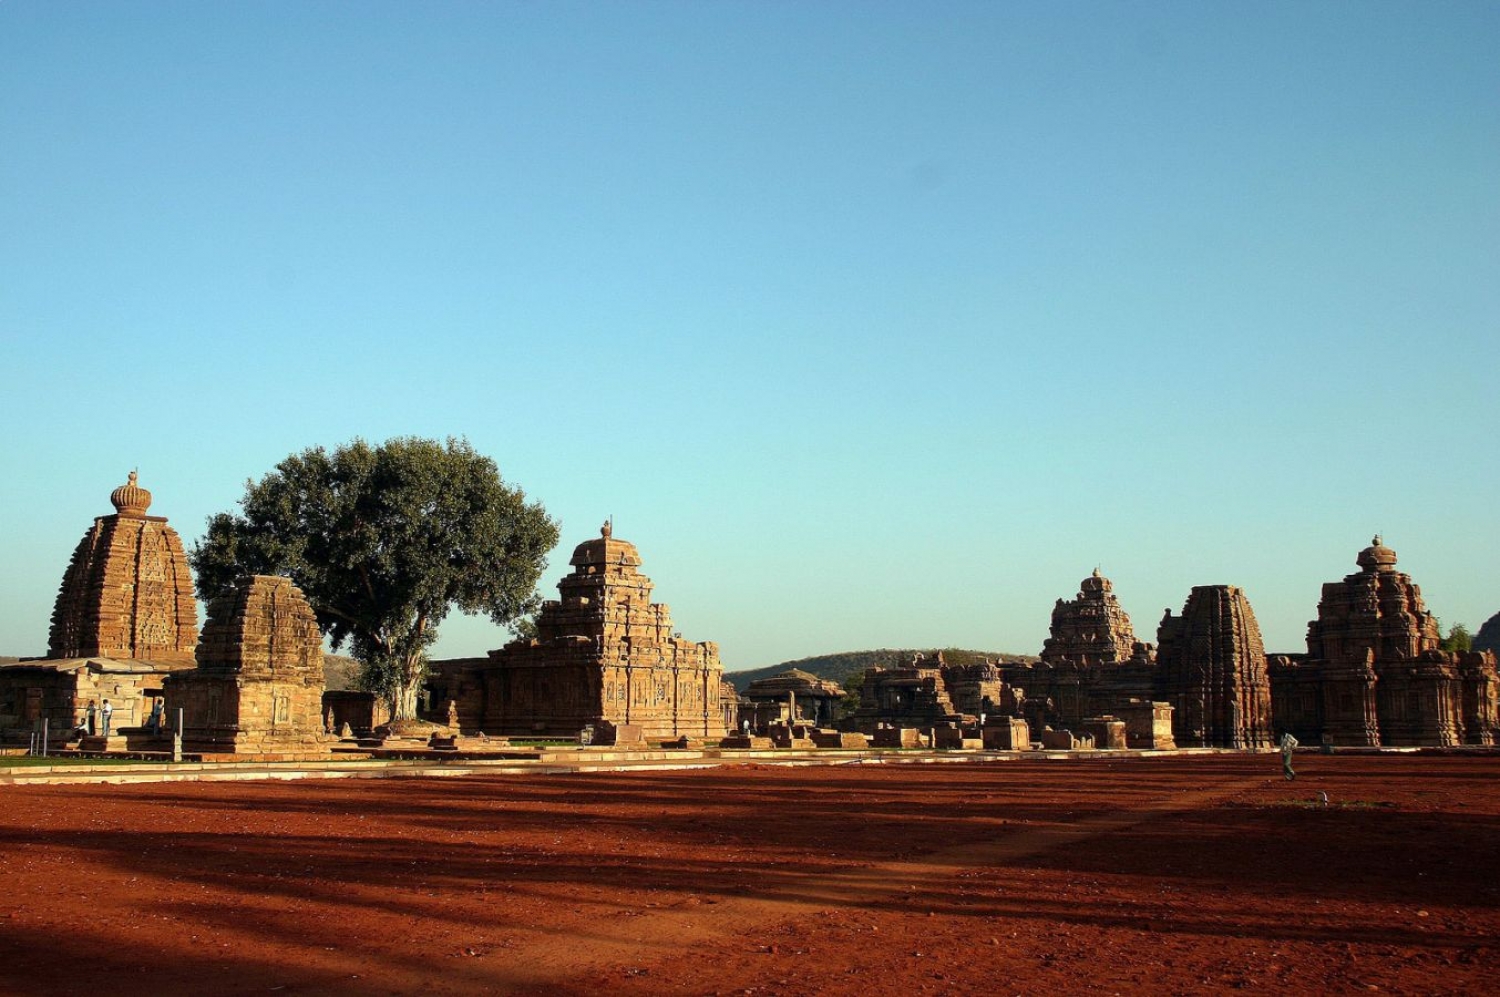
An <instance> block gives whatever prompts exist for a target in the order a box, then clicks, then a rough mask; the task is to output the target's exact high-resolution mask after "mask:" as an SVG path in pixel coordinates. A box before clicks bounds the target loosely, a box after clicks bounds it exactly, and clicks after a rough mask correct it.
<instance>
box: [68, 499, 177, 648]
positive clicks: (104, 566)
mask: <svg viewBox="0 0 1500 997" xmlns="http://www.w3.org/2000/svg"><path fill="white" fill-rule="evenodd" d="M109 500H110V502H111V503H112V504H113V505H114V507H115V513H114V515H112V516H100V517H99V518H97V519H95V520H94V525H93V528H92V529H90V530H89V531H88V533H87V534H85V535H84V538H83V539H82V540H81V541H80V542H79V544H78V547H77V548H76V549H75V550H74V551H73V560H72V562H71V563H70V564H69V565H68V570H67V572H66V574H64V575H63V581H62V588H61V589H60V590H59V591H58V594H57V605H56V608H55V609H54V610H53V613H52V631H51V635H50V638H49V640H48V651H47V656H48V657H49V658H87V657H101V658H113V659H140V660H147V661H159V662H164V663H175V662H181V663H183V664H187V663H191V662H192V660H193V647H194V645H195V644H196V642H197V640H198V606H197V603H195V602H194V601H193V577H192V574H191V572H190V571H189V570H188V563H187V556H186V555H185V554H184V553H183V550H182V539H181V538H180V537H179V536H178V535H177V531H176V530H174V529H172V528H171V527H170V526H168V525H167V521H166V519H164V518H162V517H161V516H148V515H146V510H147V509H148V508H150V506H151V493H150V492H148V491H147V490H146V489H144V488H142V487H140V485H138V484H137V483H136V472H134V471H131V472H130V479H129V480H128V481H127V482H126V483H125V484H123V485H121V486H120V487H119V488H116V489H115V490H114V492H112V493H111V494H110V496H109Z"/></svg>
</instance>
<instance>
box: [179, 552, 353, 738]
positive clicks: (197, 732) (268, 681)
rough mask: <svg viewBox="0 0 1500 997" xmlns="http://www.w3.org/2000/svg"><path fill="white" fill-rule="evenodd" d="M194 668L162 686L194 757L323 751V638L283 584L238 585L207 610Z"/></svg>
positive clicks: (260, 578) (256, 581)
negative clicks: (181, 720)
mask: <svg viewBox="0 0 1500 997" xmlns="http://www.w3.org/2000/svg"><path fill="white" fill-rule="evenodd" d="M197 662H198V667H197V668H195V669H193V670H192V671H187V672H178V673H175V674H173V675H171V676H169V677H168V678H167V681H166V684H165V698H166V713H167V717H168V719H169V720H170V721H172V722H175V720H176V717H177V716H178V711H179V710H181V711H182V717H183V726H182V733H183V746H184V748H185V749H186V750H188V751H191V752H194V753H197V754H240V755H243V754H249V755H256V756H267V755H275V756H287V755H306V754H317V753H320V752H322V751H325V750H326V747H325V738H324V736H323V728H324V718H323V687H324V678H323V636H322V634H321V633H320V632H319V631H318V623H317V620H316V619H315V618H314V616H313V611H312V607H311V606H309V605H308V603H307V599H306V598H305V597H304V596H303V595H302V591H301V590H300V589H298V588H297V586H295V585H293V584H292V582H291V580H290V579H288V578H282V577H280V576H271V575H254V576H250V577H245V578H241V579H239V580H238V581H236V582H235V583H234V584H233V585H232V586H230V587H229V588H228V589H227V590H226V591H225V592H223V593H222V594H220V595H219V596H218V597H217V598H215V599H214V600H213V602H212V603H210V604H209V607H208V622H207V623H206V624H205V625H204V627H203V636H202V638H201V640H200V641H199V642H198V650H197Z"/></svg>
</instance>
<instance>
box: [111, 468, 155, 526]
mask: <svg viewBox="0 0 1500 997" xmlns="http://www.w3.org/2000/svg"><path fill="white" fill-rule="evenodd" d="M138 480H139V475H137V474H136V472H135V471H131V472H130V475H129V477H128V478H127V480H126V482H125V484H123V485H121V486H120V487H119V488H116V489H115V490H114V491H112V492H110V493H109V501H110V504H111V505H113V506H114V507H115V512H118V513H124V514H125V515H127V516H144V515H145V514H146V510H147V509H149V508H150V507H151V493H150V492H148V491H146V489H144V488H142V487H141V486H140V485H138V484H137V483H136V482H137V481H138Z"/></svg>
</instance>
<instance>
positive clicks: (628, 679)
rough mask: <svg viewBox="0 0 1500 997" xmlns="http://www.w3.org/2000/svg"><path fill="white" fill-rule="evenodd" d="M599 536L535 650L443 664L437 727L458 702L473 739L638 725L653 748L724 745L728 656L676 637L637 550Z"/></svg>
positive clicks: (585, 551) (516, 646) (435, 680)
mask: <svg viewBox="0 0 1500 997" xmlns="http://www.w3.org/2000/svg"><path fill="white" fill-rule="evenodd" d="M599 532H600V535H599V536H598V537H597V538H595V539H593V540H588V541H585V542H584V543H581V544H579V545H578V547H577V548H575V549H574V551H573V557H572V560H571V561H570V562H569V563H570V564H571V565H572V566H573V572H572V574H569V575H567V576H566V577H565V578H563V579H562V581H560V582H558V585H557V588H558V595H559V596H560V598H558V599H554V600H548V601H547V602H544V603H543V604H542V609H541V612H540V613H538V614H537V617H536V629H537V635H536V637H535V638H532V639H528V640H516V641H512V642H511V643H509V644H507V645H506V646H504V647H502V648H500V649H498V650H495V651H491V652H490V653H489V656H488V658H483V659H472V658H471V659H457V660H452V661H438V662H433V670H434V675H433V677H432V679H431V680H430V681H429V683H428V689H429V692H430V693H431V694H432V697H433V703H432V706H431V707H430V711H431V712H432V714H433V715H440V714H441V713H442V712H443V710H444V709H445V708H446V704H447V703H449V702H453V703H454V708H455V710H456V712H457V714H458V718H459V726H460V727H461V728H462V729H464V730H482V731H485V732H487V733H491V734H496V733H498V734H507V735H520V736H538V735H547V736H565V737H574V736H576V735H577V734H578V732H579V731H580V730H581V729H582V728H584V727H585V726H589V725H593V726H613V727H620V726H624V725H630V726H631V727H638V728H639V729H640V732H641V735H642V736H643V737H645V738H677V737H698V738H710V739H717V738H721V737H723V736H724V734H725V728H724V711H723V707H722V706H721V704H720V695H721V687H720V683H721V681H722V679H723V674H724V669H723V666H722V665H721V664H720V663H719V648H718V645H716V644H713V643H711V642H708V641H696V642H695V641H691V640H685V639H684V638H683V637H682V636H681V635H680V634H678V633H677V632H676V631H674V630H673V629H672V616H671V610H670V609H669V608H668V607H667V606H666V605H665V604H663V603H657V602H652V601H651V590H652V583H651V579H650V578H648V577H646V576H645V575H644V574H642V573H641V570H640V567H641V555H640V552H639V551H638V550H636V547H635V544H633V543H630V542H628V541H625V540H620V539H618V538H616V537H615V536H614V529H613V527H612V525H611V524H609V523H605V524H604V527H603V528H602V529H601V530H600V531H599Z"/></svg>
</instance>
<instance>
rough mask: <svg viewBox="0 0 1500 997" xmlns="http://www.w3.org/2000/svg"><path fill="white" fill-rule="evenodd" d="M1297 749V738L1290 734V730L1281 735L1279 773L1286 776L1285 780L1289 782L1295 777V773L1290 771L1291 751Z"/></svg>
mask: <svg viewBox="0 0 1500 997" xmlns="http://www.w3.org/2000/svg"><path fill="white" fill-rule="evenodd" d="M1295 750H1297V739H1296V738H1295V737H1293V736H1292V732H1291V731H1287V732H1286V733H1285V734H1283V735H1281V774H1282V775H1284V776H1286V781H1287V782H1291V781H1292V780H1293V779H1295V778H1297V773H1295V772H1293V771H1292V752H1293V751H1295Z"/></svg>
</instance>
